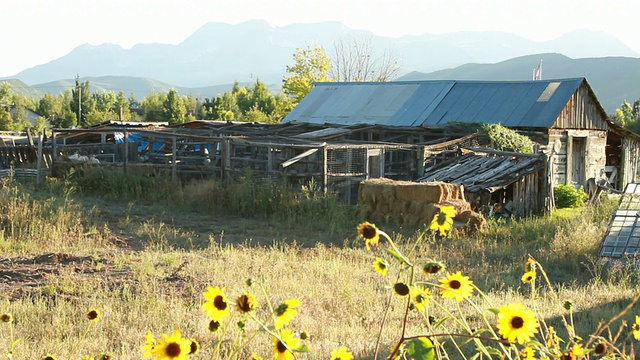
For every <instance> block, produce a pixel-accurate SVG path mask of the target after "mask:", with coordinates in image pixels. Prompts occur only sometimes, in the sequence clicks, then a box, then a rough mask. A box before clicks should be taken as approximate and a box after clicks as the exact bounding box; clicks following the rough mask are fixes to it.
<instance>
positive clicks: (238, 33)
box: [0, 20, 639, 91]
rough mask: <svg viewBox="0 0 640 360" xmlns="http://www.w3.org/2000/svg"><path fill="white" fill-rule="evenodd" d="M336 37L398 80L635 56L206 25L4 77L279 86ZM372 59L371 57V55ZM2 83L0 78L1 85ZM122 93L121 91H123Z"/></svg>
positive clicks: (608, 46)
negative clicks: (377, 60)
mask: <svg viewBox="0 0 640 360" xmlns="http://www.w3.org/2000/svg"><path fill="white" fill-rule="evenodd" d="M341 38H355V39H360V40H370V41H371V44H372V47H373V49H374V50H375V51H376V52H377V53H380V54H381V53H384V52H386V53H389V54H392V55H393V57H394V58H396V59H398V60H399V62H400V66H402V68H403V73H410V72H412V71H419V72H433V71H437V70H442V69H447V68H452V67H456V66H460V65H463V64H467V63H486V64H488V63H496V62H500V61H504V60H507V59H511V58H514V57H520V56H525V55H529V54H537V53H561V54H564V55H566V56H568V57H571V58H585V57H604V56H624V57H638V56H639V55H638V54H637V53H635V52H634V51H633V50H631V49H630V48H629V47H628V46H626V45H624V44H623V43H621V42H620V41H619V40H617V39H615V38H614V37H612V36H610V35H608V34H606V33H604V32H594V31H588V30H577V31H574V32H572V33H568V34H566V35H564V36H562V37H560V38H558V39H555V40H551V41H545V42H534V41H531V40H527V39H525V38H522V37H519V36H516V35H513V34H508V33H504V32H457V33H449V34H441V35H433V34H424V35H420V36H403V37H399V38H388V37H381V36H376V35H373V34H372V33H371V32H368V31H360V30H352V29H349V28H347V27H346V26H344V25H343V24H341V23H338V22H322V23H316V24H294V25H288V26H283V27H272V26H269V25H268V24H267V23H266V22H264V21H261V20H253V21H248V22H244V23H241V24H238V25H229V24H223V23H208V24H205V25H204V26H202V27H201V28H200V29H198V30H197V31H196V32H194V33H193V34H192V35H191V36H189V37H188V38H187V39H185V40H184V41H183V42H182V43H180V44H178V45H167V44H139V45H136V46H134V47H133V48H131V49H130V50H125V49H123V48H122V47H120V46H118V45H113V44H102V45H97V46H93V45H82V46H79V47H77V48H76V49H74V50H73V51H71V52H70V53H69V54H67V55H65V56H63V57H61V58H58V59H55V60H52V61H50V62H48V63H46V64H42V65H38V66H35V67H33V68H30V69H27V70H24V71H22V72H20V73H18V74H16V75H14V76H11V77H8V78H17V79H20V80H21V81H23V82H25V83H27V84H30V85H34V84H43V83H50V82H55V81H58V80H60V79H72V78H75V76H76V74H79V75H80V77H81V79H83V80H84V79H85V78H95V77H105V76H130V77H138V78H148V79H156V80H157V81H160V82H164V83H168V84H175V86H180V87H189V88H197V87H204V86H209V85H211V84H231V83H233V82H234V81H239V82H252V81H254V80H255V79H260V80H261V81H263V82H265V83H267V84H281V82H282V77H283V76H284V75H286V66H287V65H292V64H293V54H294V52H295V50H296V48H300V47H304V46H306V45H312V44H313V43H314V42H317V43H318V44H320V45H322V46H324V47H325V50H326V51H327V52H328V53H331V52H332V43H333V42H334V41H336V40H338V39H341ZM373 55H377V54H373ZM0 80H2V79H0ZM122 90H123V91H126V90H127V89H122Z"/></svg>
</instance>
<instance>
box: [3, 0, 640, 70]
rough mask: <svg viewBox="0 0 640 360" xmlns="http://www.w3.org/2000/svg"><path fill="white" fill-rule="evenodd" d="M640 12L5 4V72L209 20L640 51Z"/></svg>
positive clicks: (280, 0) (216, 2) (585, 0)
mask: <svg viewBox="0 0 640 360" xmlns="http://www.w3.org/2000/svg"><path fill="white" fill-rule="evenodd" d="M638 18H640V1H638V0H609V1H605V0H582V1H577V0H566V1H565V0H536V1H527V0H493V1H490V0H321V1H315V0H313V1H312V0H100V1H98V0H0V49H2V50H0V76H11V75H15V74H16V73H18V72H20V71H22V70H24V69H27V68H30V67H33V66H35V65H39V64H44V63H47V62H49V61H51V60H54V59H56V58H59V57H61V56H64V55H66V54H68V53H69V52H71V50H73V49H74V48H75V47H77V46H79V45H82V44H86V43H88V44H92V45H98V44H102V43H112V44H118V45H121V46H123V47H124V48H127V49H128V48H131V47H132V46H133V45H135V44H139V43H163V44H178V43H180V42H181V41H183V40H184V39H185V38H187V37H188V36H189V35H191V34H192V33H193V32H195V31H196V30H197V29H198V28H200V27H201V26H202V25H204V24H206V23H208V22H224V23H229V24H237V23H241V22H244V21H247V20H253V19H262V20H265V21H267V23H269V24H270V25H272V26H276V27H278V26H284V25H288V24H293V23H314V22H322V21H330V20H333V21H339V22H342V23H344V24H345V25H346V26H348V27H349V28H352V29H359V30H369V31H371V32H373V33H374V34H376V35H381V36H389V37H399V36H402V35H407V34H413V35H418V34H425V33H429V34H441V33H448V32H455V31H485V30H498V31H506V32H511V33H514V34H516V35H520V36H523V37H525V38H528V39H531V40H534V41H544V40H549V39H553V38H556V37H559V36H561V35H563V34H565V33H567V32H570V31H572V30H576V29H590V30H596V31H604V32H607V33H609V34H611V35H613V36H615V37H616V38H618V39H619V40H621V41H622V42H624V43H625V44H627V45H628V46H629V47H631V48H632V49H633V50H635V51H636V52H638V53H640V36H639V35H638V30H637V28H638V25H637V19H638ZM311 40H312V39H310V41H311ZM301 45H302V44H301Z"/></svg>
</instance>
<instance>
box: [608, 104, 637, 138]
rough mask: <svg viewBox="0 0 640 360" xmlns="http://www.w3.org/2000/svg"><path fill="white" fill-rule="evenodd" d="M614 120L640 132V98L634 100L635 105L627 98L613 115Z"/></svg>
mask: <svg viewBox="0 0 640 360" xmlns="http://www.w3.org/2000/svg"><path fill="white" fill-rule="evenodd" d="M613 121H614V122H616V123H618V124H620V125H621V126H624V127H625V128H627V129H628V130H630V131H633V132H635V133H636V134H640V99H638V100H636V101H634V103H633V105H631V104H629V102H628V101H627V100H625V101H624V102H622V105H621V106H620V108H619V109H616V112H615V114H614V115H613Z"/></svg>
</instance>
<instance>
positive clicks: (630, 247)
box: [600, 184, 640, 258]
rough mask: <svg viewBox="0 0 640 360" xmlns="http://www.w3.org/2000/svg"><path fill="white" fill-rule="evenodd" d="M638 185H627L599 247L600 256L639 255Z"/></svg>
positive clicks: (639, 189)
mask: <svg viewBox="0 0 640 360" xmlns="http://www.w3.org/2000/svg"><path fill="white" fill-rule="evenodd" d="M639 221H640V184H628V185H627V187H626V189H625V192H624V194H623V195H622V199H621V200H620V205H619V206H618V210H616V212H615V213H614V214H613V217H612V218H611V223H610V224H609V229H608V231H607V233H606V235H605V237H604V241H603V242H602V246H601V247H600V256H603V257H612V258H620V257H623V256H632V257H637V256H639V255H640V222H639Z"/></svg>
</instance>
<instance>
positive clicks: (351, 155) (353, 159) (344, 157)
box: [327, 148, 367, 176]
mask: <svg viewBox="0 0 640 360" xmlns="http://www.w3.org/2000/svg"><path fill="white" fill-rule="evenodd" d="M366 163H367V149H366V148H340V149H330V150H328V152H327V174H329V175H345V176H359V175H364V174H365V173H366Z"/></svg>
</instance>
